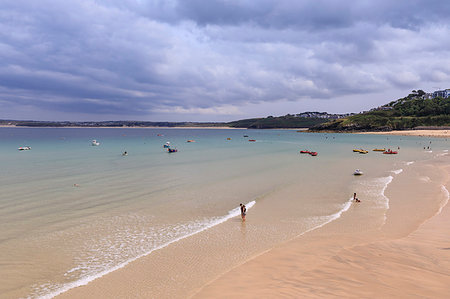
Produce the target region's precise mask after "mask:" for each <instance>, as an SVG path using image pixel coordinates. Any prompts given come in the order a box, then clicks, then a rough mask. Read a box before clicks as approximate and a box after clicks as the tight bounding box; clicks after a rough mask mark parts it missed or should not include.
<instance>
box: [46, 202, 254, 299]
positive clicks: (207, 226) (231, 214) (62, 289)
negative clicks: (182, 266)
mask: <svg viewBox="0 0 450 299" xmlns="http://www.w3.org/2000/svg"><path fill="white" fill-rule="evenodd" d="M255 204H256V201H254V200H253V201H251V202H249V203H247V204H246V205H245V206H246V207H247V209H250V208H252V207H253V206H254V205H255ZM240 214H241V212H240V207H237V208H234V209H232V210H230V211H229V212H228V214H226V215H224V216H221V217H215V218H212V219H209V220H207V221H205V222H204V225H203V226H202V227H200V228H197V229H196V230H194V231H192V232H190V233H188V234H185V235H183V236H180V237H177V238H175V239H172V240H170V241H168V242H166V243H164V244H162V245H160V246H157V247H155V248H152V249H151V250H149V251H147V252H145V253H142V254H140V255H138V256H136V257H133V258H130V259H128V260H126V261H124V262H122V263H119V264H118V265H115V266H113V267H110V268H108V269H106V270H103V271H100V272H98V273H95V274H91V275H86V276H85V277H82V278H80V279H78V280H76V281H73V282H70V283H66V284H63V285H61V286H59V287H58V288H57V289H56V290H51V291H50V292H49V293H47V294H45V295H40V296H38V298H42V299H47V298H53V297H55V296H57V295H59V294H62V293H64V292H66V291H68V290H70V289H73V288H76V287H79V286H83V285H87V284H88V283H89V282H91V281H93V280H95V279H97V278H100V277H102V276H104V275H106V274H108V273H111V272H113V271H116V270H118V269H120V268H123V267H125V266H126V265H128V264H129V263H131V262H133V261H135V260H137V259H139V258H141V257H144V256H146V255H149V254H151V253H152V252H153V251H156V250H159V249H162V248H164V247H167V246H168V245H170V244H172V243H175V242H178V241H180V240H182V239H185V238H188V237H190V236H193V235H196V234H198V233H200V232H202V231H205V230H207V229H210V228H212V227H214V226H216V225H219V224H221V223H224V222H226V221H228V220H229V219H231V218H234V217H236V216H239V215H240ZM79 268H80V267H75V268H73V269H71V270H69V271H67V272H66V274H65V275H67V274H68V273H71V272H74V271H77V270H79ZM47 286H48V285H47ZM47 289H48V287H47Z"/></svg>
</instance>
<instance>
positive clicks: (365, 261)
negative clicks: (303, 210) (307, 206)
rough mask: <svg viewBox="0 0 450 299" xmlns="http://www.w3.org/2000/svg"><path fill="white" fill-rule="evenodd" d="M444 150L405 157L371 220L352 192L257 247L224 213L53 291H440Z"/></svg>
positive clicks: (414, 294) (449, 217)
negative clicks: (241, 240) (319, 219)
mask: <svg viewBox="0 0 450 299" xmlns="http://www.w3.org/2000/svg"><path fill="white" fill-rule="evenodd" d="M448 157H449V156H442V157H440V158H439V159H438V160H435V161H433V162H431V163H432V164H430V162H429V163H428V164H426V165H416V164H419V163H416V164H413V165H411V167H410V168H408V170H405V171H404V172H403V173H401V174H400V175H398V179H395V180H394V181H393V182H392V183H391V184H390V185H388V188H387V189H386V195H387V196H388V197H389V198H390V209H389V210H388V212H387V214H386V223H385V224H384V225H383V226H382V227H381V228H377V229H374V228H369V229H368V228H367V227H366V226H365V223H364V220H365V219H364V218H363V217H361V214H359V213H358V211H359V209H362V208H363V207H364V206H363V205H364V200H362V202H361V203H360V204H353V205H352V207H351V208H350V209H349V210H348V211H347V212H346V213H345V216H344V217H341V218H339V219H337V220H336V221H333V222H332V223H330V224H329V225H325V226H323V227H321V228H319V229H316V230H314V231H312V232H310V233H306V234H304V235H302V236H299V237H297V238H295V239H294V240H290V241H287V242H285V243H282V244H280V245H278V246H276V247H275V248H272V249H270V250H266V251H264V252H263V253H261V250H260V249H259V248H253V247H252V243H253V241H252V239H251V238H252V230H251V226H247V227H245V226H244V225H243V226H240V225H238V226H237V225H236V224H238V223H239V222H240V219H238V218H236V219H231V220H230V221H228V222H227V223H224V224H223V225H222V226H218V227H215V228H213V229H211V230H208V231H207V232H205V233H206V234H208V236H206V238H205V236H202V237H201V238H200V237H197V236H193V237H190V238H186V239H183V240H181V241H180V242H176V243H173V244H171V245H170V246H168V247H167V248H165V250H161V251H155V252H153V253H152V254H150V255H148V256H145V257H143V258H140V259H138V260H136V261H135V262H132V263H130V264H129V265H127V266H126V267H124V268H121V269H118V270H116V271H114V272H112V273H109V274H107V275H105V276H103V277H101V278H99V279H96V280H94V281H92V282H91V283H89V284H87V285H85V286H81V287H77V288H74V289H71V290H69V291H67V292H66V293H63V294H61V295H60V296H58V298H113V297H114V298H188V297H193V298H238V297H239V298H242V297H244V298H279V297H283V296H284V297H290V298H291V297H292V298H299V297H300V298H392V297H394V296H397V297H401V298H405V297H406V298H424V297H426V298H447V297H448V293H449V292H450V243H448V236H449V235H450V207H449V205H448V204H447V205H445V206H444V204H446V203H447V202H448V193H446V192H445V189H443V186H446V188H447V190H450V183H449V177H450V166H449V163H448ZM442 165H445V166H442ZM237 228H240V229H237ZM236 234H241V235H245V236H246V238H248V242H247V243H245V244H244V245H243V246H244V247H243V248H242V252H247V254H243V255H234V254H230V250H229V249H230V248H231V247H232V246H233V244H232V243H230V241H227V240H233V239H234V238H235V236H234V235H236ZM204 240H207V242H206V243H201V242H205V241H204ZM254 243H257V242H254ZM233 252H235V250H234V251H233ZM230 265H232V267H233V268H232V269H230V268H229V267H230Z"/></svg>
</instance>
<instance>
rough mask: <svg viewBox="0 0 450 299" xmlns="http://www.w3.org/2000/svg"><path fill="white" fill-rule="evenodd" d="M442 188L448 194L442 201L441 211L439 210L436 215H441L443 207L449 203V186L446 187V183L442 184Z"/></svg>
mask: <svg viewBox="0 0 450 299" xmlns="http://www.w3.org/2000/svg"><path fill="white" fill-rule="evenodd" d="M441 190H442V192H443V193H444V194H445V195H446V198H445V200H444V201H443V202H442V203H441V205H440V207H439V211H438V212H437V214H436V215H439V214H440V213H441V212H442V209H443V208H444V207H445V206H446V205H447V204H448V201H449V199H450V193H449V192H448V190H447V188H445V186H444V185H442V186H441Z"/></svg>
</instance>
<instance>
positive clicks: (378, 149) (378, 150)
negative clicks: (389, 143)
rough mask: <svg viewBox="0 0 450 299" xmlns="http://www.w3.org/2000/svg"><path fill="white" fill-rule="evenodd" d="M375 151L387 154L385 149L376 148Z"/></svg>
mask: <svg viewBox="0 0 450 299" xmlns="http://www.w3.org/2000/svg"><path fill="white" fill-rule="evenodd" d="M373 151H374V152H385V151H386V149H385V148H374V149H373Z"/></svg>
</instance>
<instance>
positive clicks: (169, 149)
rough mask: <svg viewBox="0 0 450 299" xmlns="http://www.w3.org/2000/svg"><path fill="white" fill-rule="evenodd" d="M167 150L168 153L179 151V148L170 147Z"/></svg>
mask: <svg viewBox="0 0 450 299" xmlns="http://www.w3.org/2000/svg"><path fill="white" fill-rule="evenodd" d="M167 152H168V153H176V152H178V150H177V149H176V148H168V149H167Z"/></svg>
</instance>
